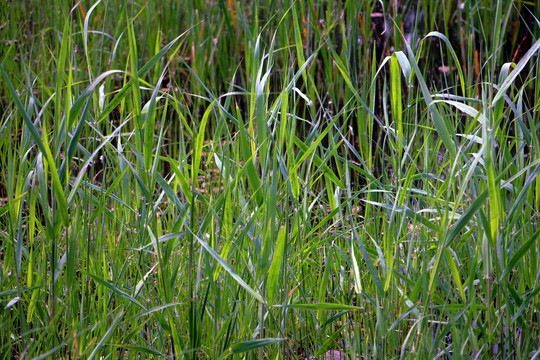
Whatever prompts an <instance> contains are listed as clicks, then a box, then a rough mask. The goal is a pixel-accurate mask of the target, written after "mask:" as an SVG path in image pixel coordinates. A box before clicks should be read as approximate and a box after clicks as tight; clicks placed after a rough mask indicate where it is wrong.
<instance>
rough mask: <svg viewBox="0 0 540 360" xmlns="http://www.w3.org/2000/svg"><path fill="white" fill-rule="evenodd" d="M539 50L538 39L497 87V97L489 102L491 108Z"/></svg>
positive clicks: (539, 42) (539, 41) (539, 40)
mask: <svg viewBox="0 0 540 360" xmlns="http://www.w3.org/2000/svg"><path fill="white" fill-rule="evenodd" d="M538 49H540V39H538V40H536V42H535V43H534V44H533V45H532V46H531V48H530V49H529V51H527V53H526V54H525V55H523V57H522V58H521V60H520V61H519V62H518V64H517V65H516V67H515V69H514V70H513V71H512V72H511V73H510V75H509V76H507V77H506V79H505V80H504V81H503V83H502V84H501V85H500V86H499V91H498V92H497V95H495V97H494V98H493V101H492V102H491V104H492V106H493V105H495V104H496V103H497V101H499V100H500V99H501V98H502V97H503V96H504V94H505V93H506V90H508V88H509V87H510V85H512V83H513V82H514V81H515V80H516V78H517V77H518V75H519V73H521V71H522V70H523V69H524V68H525V65H527V63H528V62H529V60H530V59H531V58H532V57H533V55H534V54H535V53H536V52H537V51H538Z"/></svg>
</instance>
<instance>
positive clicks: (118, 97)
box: [98, 30, 189, 122]
mask: <svg viewBox="0 0 540 360" xmlns="http://www.w3.org/2000/svg"><path fill="white" fill-rule="evenodd" d="M188 32H189V30H186V31H185V32H183V33H182V34H180V35H179V36H177V37H176V38H174V40H172V41H171V42H170V43H168V44H167V45H165V46H164V47H163V48H162V49H161V50H160V51H159V52H158V53H157V54H156V55H154V56H153V57H152V58H151V59H150V60H148V62H147V63H146V64H144V66H143V67H142V68H140V69H139V71H138V72H137V77H138V78H142V77H143V76H144V75H146V73H147V72H148V71H149V70H150V69H151V68H152V67H153V66H154V65H156V63H157V62H158V61H160V60H161V58H162V57H163V56H164V55H165V54H166V53H167V52H168V51H169V50H170V49H171V48H172V47H173V45H174V44H176V43H177V42H178V40H180V39H181V38H182V37H183V36H184V35H185V34H187V33H188ZM180 46H181V44H179V45H178V46H177V47H176V48H175V50H174V51H173V53H172V55H171V56H174V54H176V53H177V52H178V50H180ZM133 81H134V80H133V77H131V78H130V80H129V81H128V82H126V83H125V84H124V86H123V87H122V89H120V91H119V92H118V94H116V96H115V97H114V98H113V99H112V100H111V102H109V103H108V104H107V106H106V107H105V109H103V111H102V112H101V114H100V116H99V118H98V122H101V121H102V120H103V119H105V118H106V117H107V116H108V115H109V114H110V113H111V112H112V111H113V110H114V109H115V108H116V107H117V106H118V105H120V103H121V102H122V100H124V99H125V98H126V96H128V95H129V93H130V92H131V91H132V90H133V85H132V82H133Z"/></svg>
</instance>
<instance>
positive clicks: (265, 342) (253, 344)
mask: <svg viewBox="0 0 540 360" xmlns="http://www.w3.org/2000/svg"><path fill="white" fill-rule="evenodd" d="M283 340H285V339H281V338H266V339H259V340H249V341H244V342H241V343H236V344H234V345H232V346H231V347H229V348H228V349H227V351H225V352H224V353H223V354H221V355H220V357H219V359H225V358H227V357H229V356H231V355H237V354H242V353H245V352H248V351H251V350H256V349H260V348H263V347H266V346H270V345H273V344H277V343H279V342H282V341H283Z"/></svg>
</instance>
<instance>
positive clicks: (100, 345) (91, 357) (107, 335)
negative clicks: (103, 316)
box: [88, 310, 124, 360]
mask: <svg viewBox="0 0 540 360" xmlns="http://www.w3.org/2000/svg"><path fill="white" fill-rule="evenodd" d="M122 316H124V310H121V311H120V314H118V316H117V317H116V318H115V319H114V321H113V323H112V324H111V326H110V327H109V329H108V330H107V332H106V333H105V335H103V337H102V338H101V340H100V341H99V343H97V345H96V347H95V348H94V350H93V351H92V353H91V354H90V356H89V357H88V360H92V359H93V358H94V357H96V356H97V354H98V353H99V350H100V349H101V347H102V346H103V345H104V344H105V341H107V339H108V338H109V337H110V336H111V335H112V333H113V331H114V330H115V329H116V326H117V325H118V322H119V321H120V319H121V318H122Z"/></svg>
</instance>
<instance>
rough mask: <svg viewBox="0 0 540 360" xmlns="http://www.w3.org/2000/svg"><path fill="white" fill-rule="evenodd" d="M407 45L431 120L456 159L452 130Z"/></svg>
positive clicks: (410, 60) (406, 44) (410, 61)
mask: <svg viewBox="0 0 540 360" xmlns="http://www.w3.org/2000/svg"><path fill="white" fill-rule="evenodd" d="M405 46H406V47H407V52H408V53H409V63H410V64H411V66H412V68H413V70H414V73H415V75H416V79H417V80H418V83H419V84H420V89H421V90H422V95H423V97H424V101H425V103H426V105H427V107H428V110H429V112H430V114H431V120H432V121H433V125H434V126H435V129H436V130H437V133H438V134H439V136H440V137H441V140H442V141H443V143H444V146H445V147H446V149H447V150H448V152H449V153H450V156H451V157H452V159H455V158H456V155H457V150H456V145H455V144H454V142H453V141H452V137H451V136H450V132H449V131H448V128H447V127H446V124H445V122H444V119H443V117H442V115H441V113H440V112H439V110H438V109H437V106H436V104H432V102H433V99H432V96H431V93H430V92H429V89H428V86H427V84H426V81H425V80H424V77H423V76H422V73H421V72H420V68H419V67H418V63H417V62H416V58H415V56H414V53H413V52H412V50H411V47H410V45H409V44H408V43H407V42H405Z"/></svg>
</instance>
